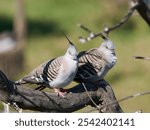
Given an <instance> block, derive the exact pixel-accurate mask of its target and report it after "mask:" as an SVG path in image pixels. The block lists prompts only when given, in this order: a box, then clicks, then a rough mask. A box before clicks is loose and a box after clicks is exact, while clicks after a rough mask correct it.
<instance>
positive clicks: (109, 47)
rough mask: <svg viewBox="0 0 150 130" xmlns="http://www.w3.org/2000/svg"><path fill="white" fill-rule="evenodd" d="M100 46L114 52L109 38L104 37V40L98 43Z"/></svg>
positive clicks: (113, 46)
mask: <svg viewBox="0 0 150 130" xmlns="http://www.w3.org/2000/svg"><path fill="white" fill-rule="evenodd" d="M100 48H104V49H106V50H109V51H111V52H115V45H114V43H113V42H112V41H111V40H109V39H105V41H104V42H103V43H102V44H101V45H100Z"/></svg>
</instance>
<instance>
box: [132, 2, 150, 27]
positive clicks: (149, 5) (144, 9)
mask: <svg viewBox="0 0 150 130" xmlns="http://www.w3.org/2000/svg"><path fill="white" fill-rule="evenodd" d="M132 1H133V2H138V3H139V6H137V8H136V9H137V11H138V12H139V14H140V15H141V17H142V18H143V19H144V20H145V21H146V23H147V24H148V25H149V26H150V1H149V0H132Z"/></svg>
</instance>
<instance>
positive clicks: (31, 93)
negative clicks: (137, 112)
mask: <svg viewBox="0 0 150 130" xmlns="http://www.w3.org/2000/svg"><path fill="white" fill-rule="evenodd" d="M85 85H86V87H87V90H88V93H89V95H90V96H91V98H92V99H93V100H94V102H95V103H96V104H97V105H99V106H100V107H101V106H102V105H103V107H101V112H112V113H117V112H122V109H121V108H120V106H119V104H118V103H114V104H112V105H108V106H105V105H107V104H110V103H112V102H114V101H116V98H115V95H114V93H113V90H112V88H111V86H110V85H109V84H108V83H107V82H106V81H104V80H103V81H99V82H98V83H95V84H91V83H86V84H85ZM0 100H2V101H4V102H8V103H10V104H12V103H13V102H15V103H16V104H17V106H18V107H20V108H22V109H30V110H34V111H40V112H74V111H77V110H79V109H81V108H83V107H85V106H86V105H91V106H93V107H96V106H94V105H93V103H92V101H91V100H90V99H89V97H88V95H87V93H86V92H85V90H84V87H83V86H82V84H79V85H77V86H75V87H73V88H71V89H68V94H66V96H65V97H64V98H63V97H58V96H57V95H56V94H55V93H49V92H43V91H38V90H33V89H31V88H27V87H23V86H16V85H14V84H13V82H11V81H9V80H8V79H7V77H6V76H5V75H4V74H3V73H2V72H1V73H0Z"/></svg>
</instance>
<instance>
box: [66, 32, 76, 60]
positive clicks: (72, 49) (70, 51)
mask: <svg viewBox="0 0 150 130" xmlns="http://www.w3.org/2000/svg"><path fill="white" fill-rule="evenodd" d="M65 37H66V39H67V40H68V42H69V47H68V49H67V51H66V54H65V55H67V56H68V57H69V58H71V59H73V60H77V55H78V52H77V49H76V47H75V45H74V44H73V43H72V42H71V41H70V39H69V38H68V37H67V36H66V35H65Z"/></svg>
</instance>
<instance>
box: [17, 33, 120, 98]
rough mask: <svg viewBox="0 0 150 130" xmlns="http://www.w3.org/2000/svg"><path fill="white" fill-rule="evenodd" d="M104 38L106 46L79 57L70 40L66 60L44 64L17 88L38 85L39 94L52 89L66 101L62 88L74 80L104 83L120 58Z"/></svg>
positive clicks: (19, 82)
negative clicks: (100, 81) (103, 80)
mask: <svg viewBox="0 0 150 130" xmlns="http://www.w3.org/2000/svg"><path fill="white" fill-rule="evenodd" d="M66 38H67V36H66ZM102 38H103V39H104V42H103V43H102V44H101V45H100V46H99V47H98V48H94V49H91V50H89V51H82V52H80V53H79V54H78V53H77V50H76V47H75V45H74V44H73V43H72V42H71V41H70V40H69V39H68V38H67V40H68V42H69V47H68V48H67V51H66V53H65V55H64V56H60V57H57V58H55V59H52V60H49V61H46V62H44V63H43V64H41V65H39V66H38V67H37V68H35V69H34V70H33V71H32V72H31V73H29V74H28V75H26V76H25V77H23V78H21V79H20V80H18V81H16V82H15V84H27V83H28V84H37V85H38V86H39V87H38V88H37V89H38V90H42V89H44V88H46V87H48V88H53V89H54V90H55V92H56V93H57V94H58V95H60V96H62V97H64V95H65V93H66V92H65V91H63V90H64V89H62V88H63V87H65V86H67V85H68V84H70V83H71V82H72V81H73V80H74V81H77V82H79V83H81V82H89V81H97V80H101V79H103V78H104V76H105V75H106V74H107V72H108V71H109V70H110V69H111V68H112V67H113V66H114V65H115V63H116V60H117V58H116V55H115V46H114V44H113V42H112V41H111V40H109V39H108V38H106V37H104V36H102Z"/></svg>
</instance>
